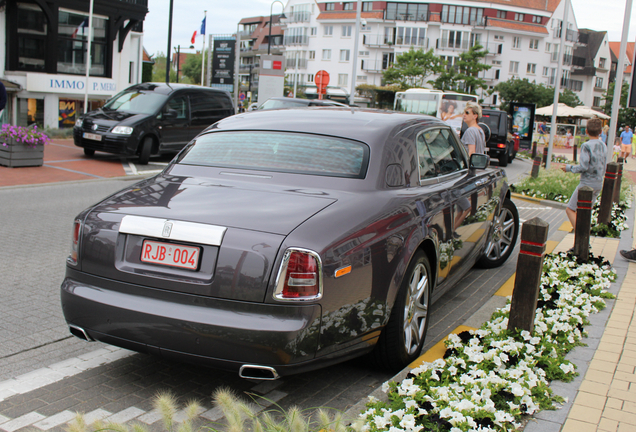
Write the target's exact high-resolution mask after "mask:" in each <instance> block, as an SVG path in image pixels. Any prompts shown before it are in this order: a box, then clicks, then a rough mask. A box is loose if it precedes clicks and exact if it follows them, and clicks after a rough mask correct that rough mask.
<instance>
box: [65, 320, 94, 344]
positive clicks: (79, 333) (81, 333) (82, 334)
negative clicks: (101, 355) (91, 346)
mask: <svg viewBox="0 0 636 432" xmlns="http://www.w3.org/2000/svg"><path fill="white" fill-rule="evenodd" d="M68 329H69V330H70V332H71V334H72V335H73V336H75V337H78V338H80V339H84V340H85V341H88V342H94V341H95V339H93V338H92V337H90V336H89V335H88V333H86V330H84V329H83V328H81V327H78V326H75V325H73V324H69V325H68Z"/></svg>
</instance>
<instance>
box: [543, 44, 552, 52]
mask: <svg viewBox="0 0 636 432" xmlns="http://www.w3.org/2000/svg"><path fill="white" fill-rule="evenodd" d="M545 52H547V53H549V52H552V44H551V43H550V42H546V43H545Z"/></svg>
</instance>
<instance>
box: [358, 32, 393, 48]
mask: <svg viewBox="0 0 636 432" xmlns="http://www.w3.org/2000/svg"><path fill="white" fill-rule="evenodd" d="M362 43H363V44H364V45H366V46H369V47H376V48H385V47H390V46H392V45H395V43H394V42H393V41H392V40H390V39H389V38H387V37H386V36H384V35H379V34H375V35H369V34H365V35H362Z"/></svg>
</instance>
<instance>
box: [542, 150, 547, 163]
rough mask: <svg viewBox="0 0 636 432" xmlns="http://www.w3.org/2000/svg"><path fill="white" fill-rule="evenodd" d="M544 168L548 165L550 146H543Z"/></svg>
mask: <svg viewBox="0 0 636 432" xmlns="http://www.w3.org/2000/svg"><path fill="white" fill-rule="evenodd" d="M542 163H543V168H545V167H547V163H548V147H543V162H542Z"/></svg>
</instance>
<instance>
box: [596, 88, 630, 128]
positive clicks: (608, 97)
mask: <svg viewBox="0 0 636 432" xmlns="http://www.w3.org/2000/svg"><path fill="white" fill-rule="evenodd" d="M615 83H616V82H613V83H610V85H609V87H608V88H607V93H605V94H604V95H603V97H604V98H605V105H604V106H603V112H605V114H607V115H608V116H611V115H612V101H613V100H614V85H615ZM628 94H629V84H628V83H626V82H623V88H621V102H620V107H619V110H618V121H617V125H618V126H622V125H629V127H632V128H633V127H634V126H636V110H635V109H634V108H623V107H626V106H627V97H628Z"/></svg>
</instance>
